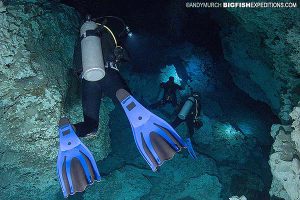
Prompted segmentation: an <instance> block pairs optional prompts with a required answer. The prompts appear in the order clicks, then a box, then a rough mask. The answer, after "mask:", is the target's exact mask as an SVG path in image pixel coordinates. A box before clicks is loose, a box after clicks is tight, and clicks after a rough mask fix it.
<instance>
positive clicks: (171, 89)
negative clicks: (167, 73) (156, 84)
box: [150, 81, 183, 108]
mask: <svg viewBox="0 0 300 200" xmlns="http://www.w3.org/2000/svg"><path fill="white" fill-rule="evenodd" d="M160 87H162V88H163V89H164V96H163V98H162V99H161V100H160V101H158V102H156V103H154V104H151V105H150V107H151V108H157V107H159V106H162V105H164V104H166V103H171V104H172V105H173V106H174V107H176V106H177V97H176V92H177V90H182V89H183V88H182V87H181V86H180V85H178V84H176V83H174V82H172V81H167V82H165V83H164V82H163V83H161V84H160Z"/></svg>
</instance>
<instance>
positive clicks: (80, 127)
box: [74, 79, 102, 137]
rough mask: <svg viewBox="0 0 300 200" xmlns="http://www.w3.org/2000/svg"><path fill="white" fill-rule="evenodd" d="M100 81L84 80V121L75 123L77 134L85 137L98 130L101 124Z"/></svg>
mask: <svg viewBox="0 0 300 200" xmlns="http://www.w3.org/2000/svg"><path fill="white" fill-rule="evenodd" d="M99 85H100V82H99V81H93V82H92V81H87V80H84V79H83V80H82V109H83V117H84V122H80V123H77V124H74V126H75V129H76V134H77V135H78V136H79V137H84V136H86V135H87V134H89V133H91V132H94V131H97V129H98V124H99V109H100V103H101V97H102V91H101V87H100V86H99Z"/></svg>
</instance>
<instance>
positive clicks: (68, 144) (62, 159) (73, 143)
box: [57, 118, 101, 198]
mask: <svg viewBox="0 0 300 200" xmlns="http://www.w3.org/2000/svg"><path fill="white" fill-rule="evenodd" d="M59 139H60V147H59V152H58V159H57V174H58V178H59V181H60V185H61V188H62V191H63V194H64V197H65V198H67V197H68V196H69V195H73V194H75V193H76V192H82V191H84V190H85V188H86V187H87V185H91V184H93V182H94V181H95V180H96V181H100V179H101V177H100V174H99V171H98V168H97V165H96V162H95V159H94V157H93V155H92V153H91V152H90V151H89V150H88V148H87V147H86V146H85V145H84V144H83V143H82V142H81V141H80V140H79V138H78V137H77V135H76V134H75V131H74V128H73V126H72V125H71V124H70V122H69V120H68V119H67V118H62V119H61V120H60V121H59Z"/></svg>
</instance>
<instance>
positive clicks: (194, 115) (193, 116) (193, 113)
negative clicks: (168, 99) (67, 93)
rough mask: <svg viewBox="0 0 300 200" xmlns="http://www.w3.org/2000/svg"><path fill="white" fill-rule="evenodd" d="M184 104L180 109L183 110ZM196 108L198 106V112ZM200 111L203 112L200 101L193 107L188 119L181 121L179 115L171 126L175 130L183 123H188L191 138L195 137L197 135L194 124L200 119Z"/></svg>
mask: <svg viewBox="0 0 300 200" xmlns="http://www.w3.org/2000/svg"><path fill="white" fill-rule="evenodd" d="M184 103H185V102H184ZM184 103H183V104H182V105H181V107H180V108H182V106H183V105H184ZM196 106H197V111H196ZM200 110H201V104H200V102H199V101H198V102H197V103H194V105H193V107H192V108H191V110H190V113H189V114H188V115H187V116H186V118H185V119H184V120H182V119H180V118H179V117H178V115H177V116H176V118H175V120H174V121H173V122H172V123H171V126H172V127H174V128H176V127H177V126H179V124H181V123H182V122H186V125H187V128H188V133H189V137H190V138H191V137H192V136H193V134H194V133H195V130H194V122H195V120H196V119H198V117H199V115H200ZM201 123H202V122H201Z"/></svg>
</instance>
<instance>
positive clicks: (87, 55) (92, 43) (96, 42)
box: [80, 20, 105, 81]
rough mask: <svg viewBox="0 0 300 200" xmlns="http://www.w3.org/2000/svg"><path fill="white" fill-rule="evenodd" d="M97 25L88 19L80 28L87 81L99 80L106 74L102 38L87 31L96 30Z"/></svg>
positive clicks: (84, 75)
mask: <svg viewBox="0 0 300 200" xmlns="http://www.w3.org/2000/svg"><path fill="white" fill-rule="evenodd" d="M97 27H98V25H97V24H96V23H95V22H93V21H90V20H88V21H86V22H85V23H84V24H83V25H82V26H81V28H80V36H81V37H82V40H81V55H82V67H83V73H82V76H83V78H84V79H85V80H87V81H98V80H101V79H102V78H103V77H104V76H105V67H104V61H103V55H102V47H101V38H100V37H99V36H97V35H95V34H92V35H88V34H87V31H92V30H95V29H96V28H97Z"/></svg>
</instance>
